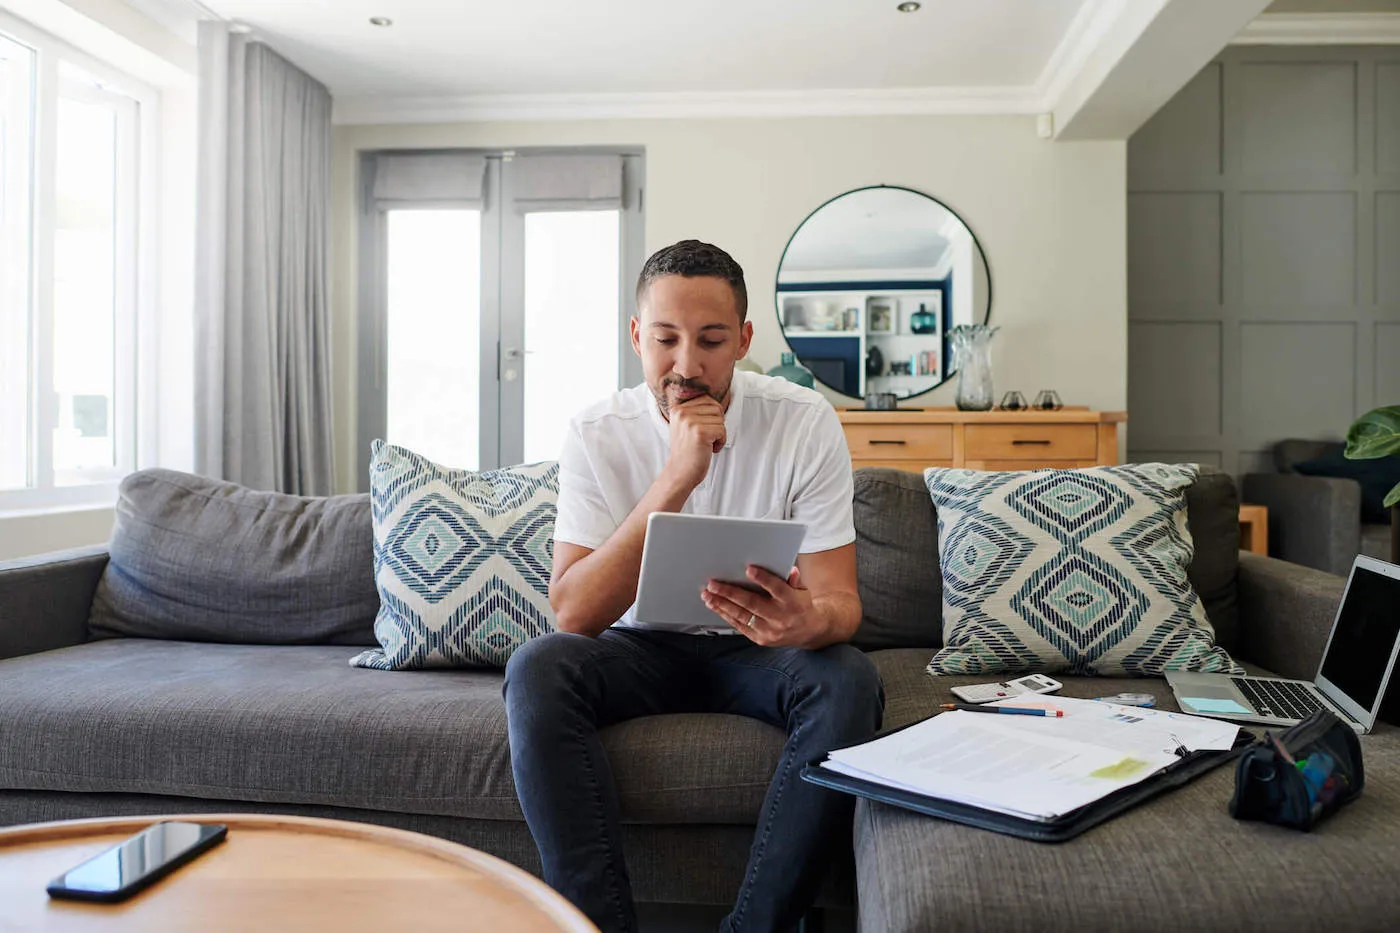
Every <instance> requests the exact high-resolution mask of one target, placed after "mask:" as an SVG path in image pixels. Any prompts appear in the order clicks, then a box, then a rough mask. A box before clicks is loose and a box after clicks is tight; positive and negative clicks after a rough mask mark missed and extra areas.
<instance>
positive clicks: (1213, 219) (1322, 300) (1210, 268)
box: [1127, 46, 1400, 476]
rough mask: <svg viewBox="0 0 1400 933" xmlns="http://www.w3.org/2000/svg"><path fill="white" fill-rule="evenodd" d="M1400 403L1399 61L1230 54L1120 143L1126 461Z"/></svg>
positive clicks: (1340, 427)
mask: <svg viewBox="0 0 1400 933" xmlns="http://www.w3.org/2000/svg"><path fill="white" fill-rule="evenodd" d="M1395 403H1400V49H1396V48H1394V47H1382V46H1376V47H1369V46H1368V47H1344V48H1338V47H1326V48H1306V47H1305V48H1299V47H1266V46H1250V47H1239V48H1232V49H1229V50H1227V51H1225V52H1224V53H1222V54H1221V55H1220V56H1219V57H1218V58H1217V59H1216V60H1215V61H1213V62H1211V63H1210V64H1209V65H1207V66H1206V67H1205V69H1204V70H1203V71H1202V72H1201V73H1200V74H1199V75H1197V76H1196V77H1195V78H1194V79H1192V81H1191V82H1190V83H1188V84H1187V85H1186V87H1184V88H1183V89H1182V90H1181V91H1180V93H1178V94H1177V95H1176V97H1174V98H1173V99H1172V100H1171V101H1170V102H1169V103H1168V104H1167V105H1166V106H1165V107H1163V108H1162V110H1161V111H1159V112H1158V113H1157V114H1156V115H1155V116H1154V117H1153V118H1152V119H1151V120H1150V121H1148V123H1147V124H1146V125H1145V126H1143V128H1142V129H1141V130H1139V131H1138V132H1137V133H1136V134H1135V135H1134V136H1133V138H1132V139H1131V140H1130V141H1129V143H1128V413H1129V417H1130V420H1129V422H1128V425H1127V430H1128V457H1129V459H1130V460H1139V461H1143V460H1165V461H1169V462H1172V461H1175V462H1185V461H1194V462H1202V463H1210V464H1213V465H1216V466H1219V467H1221V468H1223V469H1225V470H1228V471H1230V472H1231V473H1234V474H1235V475H1237V476H1240V475H1243V474H1244V473H1248V472H1253V471H1256V470H1261V469H1264V470H1267V469H1271V468H1272V466H1271V463H1270V460H1269V456H1268V449H1269V447H1270V446H1271V445H1272V444H1273V442H1275V441H1277V440H1281V439H1283V438H1285V437H1316V438H1340V437H1342V435H1343V433H1344V432H1345V431H1346V427H1347V425H1348V424H1349V423H1350V422H1351V420H1352V419H1353V418H1355V417H1356V416H1357V415H1359V414H1361V413H1362V412H1364V411H1366V410H1368V409H1370V408H1373V407H1375V406H1376V405H1383V404H1395Z"/></svg>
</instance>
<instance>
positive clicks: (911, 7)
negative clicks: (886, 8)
mask: <svg viewBox="0 0 1400 933" xmlns="http://www.w3.org/2000/svg"><path fill="white" fill-rule="evenodd" d="M921 6H923V4H922V3H915V2H914V0H906V2H904V3H901V4H900V5H899V6H897V7H895V9H896V10H898V11H899V12H901V13H917V12H918V10H919V7H921Z"/></svg>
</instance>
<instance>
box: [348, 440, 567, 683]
mask: <svg viewBox="0 0 1400 933" xmlns="http://www.w3.org/2000/svg"><path fill="white" fill-rule="evenodd" d="M369 476H370V480H369V485H370V507H371V516H372V520H373V524H374V578H375V584H376V585H377V587H378V589H379V600H380V604H379V614H378V615H377V616H376V617H375V620H374V635H375V638H376V639H378V641H379V645H380V647H379V648H378V649H375V650H372V651H365V652H363V653H361V654H359V655H356V656H355V657H354V658H352V659H351V660H350V663H351V664H352V665H354V666H356V667H370V668H377V669H379V670H392V671H402V670H415V669H419V668H432V667H479V666H484V667H504V666H505V663H506V661H507V660H509V658H510V656H511V654H512V653H513V652H514V651H515V649H516V648H518V647H520V646H521V645H523V644H524V643H525V642H526V641H528V640H529V639H531V638H534V637H535V636H536V635H541V634H544V633H545V632H549V631H553V630H554V613H553V611H552V610H551V609H550V606H549V574H550V566H551V563H552V558H553V553H554V518H555V515H556V506H557V503H558V499H559V466H558V464H555V463H534V464H528V465H525V466H516V467H510V468H507V469H502V470H492V471H489V472H485V473H473V472H471V471H469V470H452V469H448V468H446V467H441V466H438V465H437V464H435V463H433V462H432V461H430V460H428V459H426V458H424V457H421V456H419V455H418V454H415V453H413V452H412V451H410V450H406V449H404V448H403V447H397V446H395V445H393V444H388V443H385V442H384V441H382V440H376V441H375V442H374V445H373V446H372V448H371V451H370V467H369Z"/></svg>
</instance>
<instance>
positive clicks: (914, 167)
mask: <svg viewBox="0 0 1400 933" xmlns="http://www.w3.org/2000/svg"><path fill="white" fill-rule="evenodd" d="M542 145H555V146H559V145H640V146H644V147H645V149H646V172H647V178H646V205H645V207H646V244H647V250H648V252H650V251H653V250H655V249H658V248H660V247H661V246H664V245H666V244H668V243H672V242H675V241H676V240H680V239H684V238H687V237H696V238H699V239H702V240H708V241H710V242H712V243H715V244H717V245H719V246H721V247H723V248H724V249H726V250H728V251H729V252H730V253H732V254H733V256H734V257H735V258H736V259H737V260H738V261H739V263H740V264H741V265H742V266H743V267H744V272H745V276H746V278H747V281H748V287H749V296H750V305H749V316H750V319H751V320H752V321H753V322H754V332H755V337H754V349H753V353H754V356H755V358H756V360H757V362H758V363H759V365H761V366H763V367H764V368H765V369H766V368H769V367H771V366H774V365H776V364H777V362H778V355H779V353H780V352H781V351H782V350H783V349H784V348H785V344H784V342H783V339H782V334H781V331H780V330H779V329H778V326H777V321H776V314H775V312H774V308H773V281H774V277H775V275H776V272H777V264H778V260H779V258H780V257H781V255H782V252H783V247H784V246H785V245H786V243H787V240H788V237H789V236H790V235H791V234H792V231H793V230H795V229H796V228H797V225H798V224H799V223H801V222H802V219H803V218H804V217H806V216H807V214H808V213H809V212H810V211H812V210H813V209H814V208H816V207H817V206H818V205H820V204H821V203H822V202H824V201H826V200H827V199H828V198H830V197H832V196H834V195H836V194H839V193H841V192H843V191H846V190H849V189H851V188H857V187H861V186H863V185H872V184H881V183H884V184H894V185H904V186H907V187H910V188H915V189H918V190H921V191H924V192H927V193H928V194H931V195H934V196H936V197H937V198H939V199H940V200H941V201H943V202H944V203H946V204H947V205H948V206H949V207H951V208H952V209H953V210H955V211H957V212H958V214H959V215H961V216H962V218H963V219H964V220H965V221H966V222H967V224H968V225H969V226H970V227H971V228H972V230H973V232H974V233H975V234H976V235H977V237H978V239H979V240H980V241H981V243H982V247H983V249H984V250H985V251H986V255H987V261H988V264H989V265H990V267H991V277H992V322H993V323H996V324H1000V325H1001V327H1002V330H1001V332H1000V333H999V334H998V335H997V337H996V339H995V340H994V341H993V348H994V351H993V364H994V376H995V379H996V388H997V391H998V394H999V393H1000V392H1001V391H1004V390H1006V389H1012V388H1015V389H1020V390H1021V391H1022V392H1023V393H1024V394H1025V395H1026V396H1027V397H1031V398H1033V397H1034V393H1035V392H1037V391H1039V390H1040V389H1046V388H1053V389H1056V390H1058V391H1059V393H1060V397H1061V398H1062V399H1063V400H1064V401H1065V403H1066V404H1080V405H1089V406H1092V407H1096V408H1102V409H1114V410H1116V409H1122V408H1124V407H1126V403H1127V285H1126V281H1127V247H1126V235H1125V227H1126V193H1125V192H1126V190H1127V184H1126V168H1125V166H1126V152H1125V144H1124V143H1122V142H1075V143H1065V142H1050V141H1047V140H1043V139H1039V138H1037V137H1036V134H1035V127H1034V122H1033V120H1032V119H1031V118H1028V117H867V118H794V119H782V120H684V121H670V120H626V121H580V122H570V123H563V122H556V123H529V122H521V123H480V124H451V125H435V126H341V127H337V128H336V135H335V154H334V163H335V164H334V178H333V186H334V187H333V195H332V196H333V198H334V206H333V211H332V218H333V224H334V229H333V247H332V248H333V251H334V254H333V261H332V272H333V275H334V282H333V286H332V315H333V339H334V372H333V381H334V391H335V406H336V410H335V437H336V486H337V489H338V490H340V491H349V490H351V489H353V488H354V487H355V485H356V477H355V476H354V475H353V472H354V469H355V466H354V464H355V423H354V417H355V405H356V386H355V382H354V379H355V376H354V374H355V359H356V357H355V354H356V347H355V283H356V271H355V270H356V255H355V249H356V243H357V238H356V234H355V218H356V213H357V212H356V203H355V196H356V195H355V190H356V189H355V173H356V171H357V163H358V159H357V158H356V153H357V152H358V151H359V150H363V149H377V148H386V147H393V148H415V147H424V148H430V147H442V146H469V147H503V148H510V147H526V146H542ZM444 352H451V350H450V348H444ZM953 392H954V388H953V385H952V383H948V384H945V385H944V386H942V387H940V388H939V389H938V390H937V391H936V392H934V393H933V394H931V395H929V396H925V397H924V398H923V399H922V401H923V402H924V404H933V405H951V404H952V403H953ZM838 398H839V397H838ZM564 401H566V403H567V404H571V405H572V404H575V403H576V402H577V400H573V399H569V400H564ZM845 404H850V405H856V404H858V403H857V402H856V401H854V400H845Z"/></svg>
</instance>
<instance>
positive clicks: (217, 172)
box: [195, 22, 334, 495]
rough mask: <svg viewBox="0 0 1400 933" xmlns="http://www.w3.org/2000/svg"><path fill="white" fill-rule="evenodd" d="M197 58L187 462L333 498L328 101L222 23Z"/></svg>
mask: <svg viewBox="0 0 1400 933" xmlns="http://www.w3.org/2000/svg"><path fill="white" fill-rule="evenodd" d="M199 58H200V63H199V64H200V74H199V80H200V87H199V176H198V193H197V200H196V218H197V227H196V230H197V233H196V235H197V237H198V242H197V244H196V259H195V294H196V307H195V314H196V332H195V337H196V357H195V358H196V361H197V366H196V377H195V469H196V470H197V471H198V472H200V473H202V474H205V475H207V476H214V477H219V478H222V479H227V480H231V481H233V482H236V483H240V484H242V485H245V486H249V487H252V488H254V489H269V490H276V491H279V492H290V493H297V494H300V495H329V494H330V493H331V492H332V490H333V487H334V476H333V459H332V451H333V445H332V436H331V383H330V365H331V364H330V356H331V344H330V320H329V310H328V306H327V300H328V295H329V274H328V270H327V239H328V235H329V217H330V170H331V97H330V94H329V92H327V90H326V88H325V87H324V86H323V85H322V84H320V83H319V82H317V81H316V80H314V79H313V78H311V77H310V76H308V75H307V74H306V73H305V72H303V71H301V70H300V69H298V68H297V67H296V66H295V65H293V64H291V63H290V62H288V61H287V60H286V59H284V58H282V57H281V56H280V55H278V54H277V53H276V52H274V51H272V50H271V49H270V48H268V47H267V46H266V45H264V44H262V43H261V42H258V41H256V40H253V39H251V38H250V37H248V36H246V35H239V34H230V33H229V31H228V28H227V26H226V24H224V23H220V22H203V23H200V26H199Z"/></svg>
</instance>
